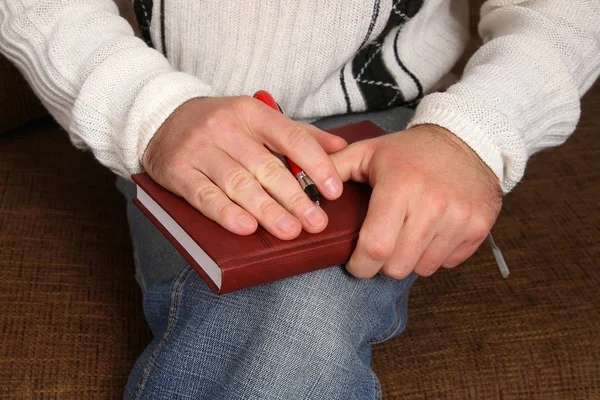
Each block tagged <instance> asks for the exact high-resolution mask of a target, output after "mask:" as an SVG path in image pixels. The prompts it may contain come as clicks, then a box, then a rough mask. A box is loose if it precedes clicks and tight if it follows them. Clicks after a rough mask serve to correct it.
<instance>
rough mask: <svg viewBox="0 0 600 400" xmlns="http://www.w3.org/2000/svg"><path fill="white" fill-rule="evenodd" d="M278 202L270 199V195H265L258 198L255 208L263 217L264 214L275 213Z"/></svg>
mask: <svg viewBox="0 0 600 400" xmlns="http://www.w3.org/2000/svg"><path fill="white" fill-rule="evenodd" d="M278 207H279V206H278V204H277V203H276V202H275V200H273V199H271V198H270V197H266V198H265V199H263V200H260V201H259V203H258V205H257V209H258V212H259V214H260V215H262V216H263V217H264V216H266V215H269V214H270V213H271V212H272V213H273V214H275V212H276V211H277V209H278Z"/></svg>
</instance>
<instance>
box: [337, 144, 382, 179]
mask: <svg viewBox="0 0 600 400" xmlns="http://www.w3.org/2000/svg"><path fill="white" fill-rule="evenodd" d="M373 151H374V143H373V142H372V141H368V140H366V141H361V142H357V143H353V144H351V145H350V146H348V147H346V148H345V149H343V150H341V151H339V152H337V153H334V154H331V155H330V157H331V160H332V161H333V164H334V165H335V168H336V169H337V171H338V173H339V174H340V178H341V179H342V182H346V181H349V180H353V181H355V182H366V181H367V180H368V178H369V175H368V174H369V166H370V162H371V159H372V156H373Z"/></svg>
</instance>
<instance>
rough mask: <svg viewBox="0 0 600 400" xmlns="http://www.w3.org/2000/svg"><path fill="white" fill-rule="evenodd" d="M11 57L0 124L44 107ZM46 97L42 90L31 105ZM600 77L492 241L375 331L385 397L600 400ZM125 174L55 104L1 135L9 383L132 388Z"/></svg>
mask: <svg viewBox="0 0 600 400" xmlns="http://www.w3.org/2000/svg"><path fill="white" fill-rule="evenodd" d="M26 88H27V86H26V85H25V84H24V82H23V80H22V79H21V78H20V77H19V76H18V74H16V73H15V72H14V69H12V67H10V66H8V64H7V62H6V61H5V60H0V90H1V91H0V129H5V128H7V127H10V128H15V126H16V125H19V124H20V123H21V122H22V121H23V120H24V119H25V118H26V117H27V118H29V117H31V116H39V115H41V114H43V109H42V108H40V106H39V103H37V104H36V103H35V101H34V102H33V103H32V102H31V100H32V99H33V96H32V95H31V94H30V93H29V92H27V91H26ZM32 104H33V105H32ZM599 113H600V85H596V86H595V88H593V89H592V90H591V91H590V92H589V93H588V94H587V95H586V96H585V98H584V101H583V118H582V121H581V123H580V125H579V128H578V129H577V132H576V133H575V134H574V135H573V136H572V137H571V138H570V139H569V141H568V142H567V143H566V144H565V145H564V146H562V147H559V148H555V149H551V150H548V151H545V152H543V153H541V154H539V155H536V156H535V157H533V159H532V160H531V162H530V165H529V168H528V171H527V175H526V178H525V179H524V182H523V183H522V184H521V185H520V186H518V187H517V189H516V190H515V191H514V192H512V193H511V194H509V195H508V196H507V197H506V198H505V203H504V207H503V210H502V213H501V215H500V218H499V219H498V222H497V224H496V227H495V228H494V232H495V236H496V239H497V242H498V243H499V245H500V246H501V247H502V248H503V250H504V253H505V257H506V260H507V262H508V263H509V266H510V267H511V271H512V275H511V276H510V278H509V279H508V280H503V279H502V278H501V276H500V274H499V272H498V270H497V268H496V266H495V263H494V259H493V256H492V254H491V252H490V250H489V248H488V247H487V246H483V247H482V248H481V249H480V250H479V251H478V252H477V253H476V254H475V255H474V256H473V257H472V258H471V259H470V260H469V261H468V262H466V263H465V264H464V265H462V266H461V267H459V268H456V269H454V270H444V271H440V272H439V273H437V274H435V275H434V276H433V277H431V278H427V279H420V280H418V281H417V283H416V284H415V286H414V288H413V291H412V294H411V306H410V322H409V325H408V329H407V331H406V332H405V333H404V334H402V335H401V336H400V337H398V338H396V339H394V340H392V341H390V342H388V343H385V344H383V345H377V346H375V349H374V356H373V367H374V369H375V371H376V372H377V374H378V376H379V378H380V380H381V383H382V386H383V391H384V398H385V399H400V398H403V399H404V398H409V399H413V398H415V399H418V398H455V399H465V398H502V399H524V398H539V399H548V398H560V399H566V398H574V399H575V398H578V399H594V398H596V399H600V268H599V264H600V135H599V131H600V117H598V115H599ZM124 206H125V202H124V200H123V199H122V198H121V196H120V194H119V193H118V192H117V190H116V189H115V186H114V176H113V175H112V174H111V173H110V172H109V171H107V170H106V169H105V168H103V167H102V166H100V165H99V164H98V163H97V162H96V161H95V160H94V159H93V157H92V155H91V154H90V153H85V152H81V151H78V150H76V149H75V148H73V147H72V146H71V144H70V143H69V141H68V139H67V135H66V134H65V133H64V132H63V131H61V130H60V129H59V128H58V127H57V126H56V124H55V123H54V122H53V121H52V120H51V119H50V118H48V117H45V118H42V119H37V120H35V121H34V122H30V123H28V124H26V125H24V126H21V127H20V128H17V129H13V130H12V131H10V132H8V133H6V134H4V135H1V136H0V266H1V268H2V277H1V278H0V332H1V333H0V398H6V399H41V398H44V399H46V398H48V399H51V398H60V399H109V398H110V399H112V398H119V397H120V395H121V392H122V389H123V387H124V385H125V381H126V379H127V375H128V372H129V370H130V368H131V366H132V365H133V362H134V361H135V359H136V357H137V355H138V354H139V353H140V352H141V351H142V349H143V348H144V346H145V345H146V344H147V343H148V342H149V340H150V332H149V330H148V328H147V327H146V324H145V322H144V318H143V314H142V307H141V293H140V290H139V289H138V287H137V285H136V283H135V280H134V278H133V263H132V258H131V251H132V250H131V245H130V241H129V237H128V231H127V224H126V219H125V212H124Z"/></svg>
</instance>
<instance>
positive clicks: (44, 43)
mask: <svg viewBox="0 0 600 400" xmlns="http://www.w3.org/2000/svg"><path fill="white" fill-rule="evenodd" d="M0 52H2V54H4V55H5V56H6V57H7V58H8V59H9V60H11V61H12V62H13V63H14V64H15V65H16V66H17V67H18V68H19V69H20V70H21V72H22V73H23V74H24V76H25V78H26V79H27V80H28V82H29V83H30V85H31V86H32V88H33V90H34V91H35V93H36V94H37V95H38V97H39V98H40V99H41V101H42V102H43V104H44V105H45V106H46V108H47V109H48V110H49V111H50V113H51V114H52V115H53V116H54V118H55V119H56V120H57V121H58V122H59V123H60V125H61V126H62V127H63V128H65V130H67V132H68V133H69V136H70V138H71V140H72V142H73V143H74V144H75V145H76V146H78V147H80V148H89V149H91V150H92V151H93V153H94V155H95V156H96V158H97V159H98V160H99V161H100V162H101V163H102V164H104V165H106V166H107V167H109V168H110V169H111V170H113V171H114V172H115V173H117V174H120V175H122V176H125V177H127V176H129V175H130V174H132V173H136V172H139V171H141V170H142V167H141V164H140V161H141V158H142V155H143V153H144V150H145V149H146V146H147V144H148V142H149V141H150V139H151V138H152V136H153V135H154V133H155V132H156V131H157V130H158V128H159V127H160V125H161V124H162V123H163V121H164V120H165V119H166V118H167V117H168V116H169V115H170V114H171V113H172V112H173V111H174V110H175V109H176V108H177V107H178V106H179V105H181V104H182V103H184V102H185V101H187V100H189V99H191V98H193V97H198V96H207V95H211V94H212V91H211V88H210V87H209V86H208V85H206V84H204V83H203V82H201V81H199V80H198V79H197V78H195V77H193V76H191V75H187V74H184V73H181V72H177V71H175V70H174V69H173V68H172V67H171V66H170V64H169V62H168V61H167V60H166V59H165V57H163V55H162V54H161V53H159V52H157V51H155V50H153V49H151V48H149V47H148V46H147V45H146V44H145V43H144V42H143V41H142V40H140V39H138V38H136V37H135V35H134V33H133V30H132V28H131V27H130V25H129V24H128V23H127V21H126V20H125V19H123V18H121V17H120V16H119V14H118V9H117V7H116V5H115V4H114V3H113V2H112V1H111V0H2V1H0Z"/></svg>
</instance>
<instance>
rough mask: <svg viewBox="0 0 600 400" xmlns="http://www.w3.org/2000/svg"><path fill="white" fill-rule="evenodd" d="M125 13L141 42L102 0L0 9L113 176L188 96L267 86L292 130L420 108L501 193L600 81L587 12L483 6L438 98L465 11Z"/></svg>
mask: <svg viewBox="0 0 600 400" xmlns="http://www.w3.org/2000/svg"><path fill="white" fill-rule="evenodd" d="M133 4H134V8H135V10H136V14H137V16H138V20H139V23H140V26H141V29H142V33H143V37H144V39H145V40H142V39H139V38H136V37H135V36H134V33H133V31H132V29H131V27H130V26H129V24H128V23H127V22H126V21H125V20H124V19H122V18H121V17H119V15H118V11H117V7H116V6H115V5H114V4H113V2H112V1H111V0H2V1H1V2H0V51H1V52H2V53H3V54H5V55H6V56H7V57H8V58H9V59H10V60H12V61H13V62H14V63H15V64H16V65H17V66H18V67H19V68H20V70H21V71H22V72H23V73H24V75H25V77H26V78H27V79H28V81H29V82H30V83H31V86H32V87H33V88H34V90H35V91H36V93H37V94H38V95H39V97H40V98H41V99H42V101H43V103H44V104H45V105H46V107H47V108H48V110H50V112H51V113H52V115H53V116H54V117H55V118H56V119H57V120H58V122H59V123H60V124H61V125H62V126H63V127H64V128H65V129H66V130H67V131H68V133H69V135H70V137H71V139H72V141H73V143H74V144H75V145H76V146H78V147H83V148H90V149H91V150H92V151H93V152H94V154H95V156H96V157H97V158H98V160H100V162H102V163H103V164H105V165H106V166H108V167H109V168H111V169H112V170H113V171H115V172H116V173H118V174H121V175H124V176H128V175H129V174H131V173H134V172H138V171H140V170H141V169H142V166H141V165H140V160H141V157H142V154H143V152H144V150H145V148H146V146H147V144H148V142H149V140H150V139H151V137H152V135H153V134H154V133H155V132H156V130H157V129H158V127H159V126H160V125H161V123H162V122H163V121H164V120H165V119H166V118H167V117H168V116H169V114H170V113H171V112H172V111H173V110H174V109H175V108H177V107H178V106H179V105H180V104H182V103H183V102H185V101H186V100H188V99H190V98H192V97H195V96H227V95H238V94H252V93H253V92H254V91H255V90H257V89H267V90H269V91H270V92H271V93H273V94H274V96H275V97H276V98H277V99H278V101H279V102H280V103H281V104H282V106H283V108H284V109H285V110H286V112H287V113H288V114H289V115H290V116H291V117H293V118H297V119H303V120H314V119H316V118H319V117H323V116H326V115H332V114H339V113H345V112H348V111H363V110H366V109H381V108H386V107H392V106H397V105H402V104H411V103H414V102H415V100H419V99H421V97H422V101H421V102H420V104H419V106H418V107H417V111H416V115H415V117H414V119H413V120H412V122H411V125H415V124H423V123H433V124H437V125H441V126H443V127H445V128H447V129H449V130H450V131H452V132H453V133H454V134H456V135H457V136H459V137H460V138H461V139H463V140H464V141H465V142H466V143H467V144H468V145H469V146H470V147H471V148H473V150H475V151H476V152H477V154H479V156H480V157H481V158H482V159H483V160H484V161H485V162H486V163H487V164H488V165H489V166H490V167H491V169H492V170H493V171H494V172H495V174H496V175H497V176H498V178H499V179H500V182H501V184H502V188H503V189H504V191H509V190H510V189H511V188H512V187H513V186H514V185H515V184H516V183H517V182H518V181H519V180H520V179H521V177H522V175H523V172H524V169H525V164H526V161H527V159H528V157H529V156H530V155H531V154H533V153H534V152H536V151H538V150H540V149H542V148H544V147H548V146H553V145H558V144H560V143H562V142H563V141H564V140H565V139H566V138H567V137H568V136H569V134H570V133H571V132H572V131H573V130H574V128H575V125H576V123H577V121H578V119H579V113H580V103H579V98H580V97H581V95H582V94H583V93H584V92H585V91H586V90H587V89H588V88H589V87H590V86H591V85H592V83H593V82H594V81H595V79H596V77H597V76H598V74H599V73H600V4H599V1H598V0H576V1H575V0H528V1H525V0H488V1H487V2H486V3H485V5H484V6H483V9H482V19H481V23H480V25H479V31H480V34H481V35H482V38H483V41H484V45H483V46H482V47H481V49H480V50H479V51H478V52H477V53H476V54H475V55H474V56H473V57H472V59H471V61H470V62H469V64H468V66H467V68H466V71H465V73H464V75H463V76H462V78H461V79H460V81H459V82H458V83H456V84H454V85H452V86H451V87H450V88H448V89H447V90H446V91H445V92H441V93H431V92H434V91H435V90H439V89H440V88H441V85H442V82H444V81H445V79H444V78H445V77H446V76H447V74H448V72H449V71H450V69H451V68H452V66H453V65H454V63H455V62H456V61H457V59H458V58H459V57H460V55H461V52H462V51H463V49H464V47H465V44H466V42H467V40H468V32H467V27H466V25H467V19H468V15H467V13H468V7H467V1H466V0H369V1H367V0H346V1H340V0H338V1H335V0H271V1H265V0H262V1H258V0H257V1H245V0H201V1H200V0H196V1H174V0H154V2H153V1H152V0H133ZM148 45H151V46H153V47H154V49H153V48H151V47H149V46H148ZM155 49H156V50H155ZM428 93H431V94H428ZM423 96H424V97H423Z"/></svg>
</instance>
